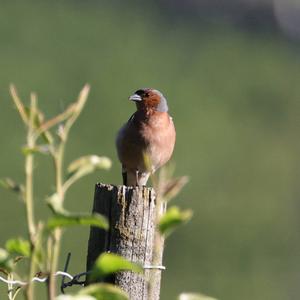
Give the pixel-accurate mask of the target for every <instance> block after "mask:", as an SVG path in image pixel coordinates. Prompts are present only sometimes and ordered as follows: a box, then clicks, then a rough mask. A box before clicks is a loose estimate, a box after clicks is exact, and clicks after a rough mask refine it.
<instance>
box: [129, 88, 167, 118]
mask: <svg viewBox="0 0 300 300" xmlns="http://www.w3.org/2000/svg"><path fill="white" fill-rule="evenodd" d="M129 100H132V101H134V102H135V103H136V107H137V109H138V110H154V111H159V112H167V111H168V105H167V100H166V98H165V97H164V96H163V94H162V93H161V92H160V91H158V90H155V89H151V88H144V89H140V90H137V91H136V92H135V93H134V94H133V95H131V96H130V97H129Z"/></svg>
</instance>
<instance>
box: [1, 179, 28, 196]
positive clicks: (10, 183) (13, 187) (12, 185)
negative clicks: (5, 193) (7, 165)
mask: <svg viewBox="0 0 300 300" xmlns="http://www.w3.org/2000/svg"><path fill="white" fill-rule="evenodd" d="M0 185H1V186H2V187H3V188H5V189H7V190H10V191H12V192H15V193H22V192H23V191H24V186H23V185H22V184H18V183H16V182H15V181H14V180H12V179H11V178H3V179H1V180H0Z"/></svg>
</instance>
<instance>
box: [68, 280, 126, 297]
mask: <svg viewBox="0 0 300 300" xmlns="http://www.w3.org/2000/svg"><path fill="white" fill-rule="evenodd" d="M79 295H90V296H93V297H95V298H96V299H97V300H128V299H129V297H128V295H127V294H126V293H125V292H124V291H122V290H121V289H120V288H119V287H117V286H115V285H112V284H108V283H95V284H91V285H89V286H88V287H85V288H83V289H81V290H80V292H79ZM63 300H65V299H63ZM76 300H77V299H76Z"/></svg>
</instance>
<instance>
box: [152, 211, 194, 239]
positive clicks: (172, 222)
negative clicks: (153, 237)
mask: <svg viewBox="0 0 300 300" xmlns="http://www.w3.org/2000/svg"><path fill="white" fill-rule="evenodd" d="M192 214H193V213H192V211H191V210H184V211H181V210H180V209H179V208H178V207H177V206H172V207H170V208H169V209H168V210H167V211H166V213H165V214H164V215H163V216H162V217H161V219H160V221H159V224H158V228H159V231H160V233H161V234H164V235H166V236H167V235H169V234H170V233H171V232H172V231H173V230H174V229H175V228H176V227H178V226H179V225H181V224H183V223H185V222H187V221H189V220H190V219H191V217H192Z"/></svg>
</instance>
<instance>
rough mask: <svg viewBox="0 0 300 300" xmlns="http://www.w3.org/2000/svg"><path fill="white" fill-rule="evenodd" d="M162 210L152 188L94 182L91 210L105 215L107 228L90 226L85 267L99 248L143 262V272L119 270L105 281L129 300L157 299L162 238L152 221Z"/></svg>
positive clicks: (90, 263) (163, 206) (162, 245)
mask: <svg viewBox="0 0 300 300" xmlns="http://www.w3.org/2000/svg"><path fill="white" fill-rule="evenodd" d="M157 205H159V206H160V207H157ZM164 211H165V205H164V204H163V203H159V204H157V203H156V198H155V193H154V190H153V188H148V187H126V186H113V185H107V184H97V185H96V188H95V196H94V205H93V212H97V213H100V214H103V215H105V216H106V217H107V218H108V220H109V230H108V231H104V230H101V229H99V228H95V227H91V230H90V237H89V242H88V254H87V270H88V271H89V270H90V269H91V267H92V266H93V264H94V262H95V260H96V259H97V257H98V256H99V254H101V253H103V252H113V253H117V254H119V255H122V256H123V257H124V258H126V259H128V260H130V261H132V262H137V263H139V264H141V265H142V266H144V274H143V275H141V274H136V273H133V272H130V271H122V272H119V273H118V274H116V275H115V276H113V277H112V278H110V280H109V281H110V282H113V283H115V284H117V285H118V286H120V287H121V288H122V289H123V290H124V291H125V292H127V293H128V295H129V299H130V300H158V299H159V295H160V281H161V272H162V270H161V268H160V267H159V266H161V264H162V255H163V247H164V240H163V238H162V237H161V236H160V235H159V233H158V232H157V230H156V226H155V224H156V219H157V218H158V217H159V216H160V215H162V214H163V213H164Z"/></svg>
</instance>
